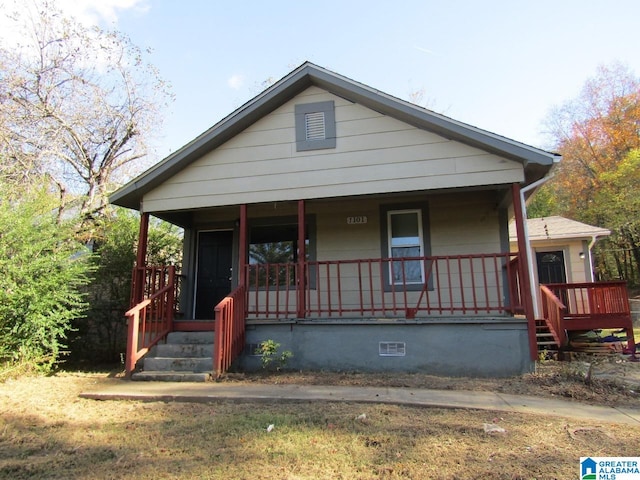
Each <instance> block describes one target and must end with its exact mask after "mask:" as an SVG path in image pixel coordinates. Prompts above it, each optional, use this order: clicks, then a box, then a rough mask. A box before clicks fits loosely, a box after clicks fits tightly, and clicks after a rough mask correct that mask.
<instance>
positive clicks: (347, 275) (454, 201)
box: [249, 191, 503, 316]
mask: <svg viewBox="0 0 640 480" xmlns="http://www.w3.org/2000/svg"><path fill="white" fill-rule="evenodd" d="M425 202H426V204H428V206H429V212H428V214H429V215H428V216H429V218H430V222H429V225H428V226H427V230H428V232H429V233H428V235H429V238H426V239H425V241H426V243H427V244H430V245H431V255H432V256H446V255H452V256H453V255H466V254H479V253H488V254H495V253H500V245H501V244H500V238H499V230H500V229H499V217H498V211H497V208H496V202H495V201H494V197H493V194H492V193H491V192H485V191H479V192H467V193H458V194H457V195H430V196H406V197H405V196H403V197H399V198H394V199H393V200H390V199H384V198H371V199H367V200H351V199H350V200H349V201H335V200H331V201H330V200H327V201H312V202H308V204H307V213H309V214H314V215H315V218H316V259H317V260H318V261H321V262H325V261H348V260H355V259H361V260H362V259H380V258H381V257H387V256H388V253H387V252H383V251H382V250H381V249H382V244H381V235H382V232H381V228H380V222H381V219H380V210H381V206H389V205H393V203H397V204H399V205H402V206H403V208H404V207H410V206H411V205H412V204H413V203H415V206H416V207H419V206H421V205H424V204H425ZM249 211H250V217H252V218H254V217H256V216H259V217H265V216H275V215H276V213H280V214H282V215H293V214H294V213H295V204H294V203H293V202H290V203H284V204H275V205H272V206H268V205H265V206H260V207H250V209H249ZM352 216H353V217H364V216H366V217H367V223H365V224H354V225H350V224H348V223H347V218H348V217H352ZM481 262H482V261H481V260H477V259H476V260H473V263H472V262H470V261H469V260H463V261H461V262H458V260H457V259H455V260H451V261H450V262H447V261H445V260H441V261H440V263H439V264H438V270H437V271H436V269H435V267H434V268H433V271H432V272H431V278H432V282H433V285H435V286H437V289H436V290H432V291H428V292H426V297H423V298H422V303H421V305H422V307H424V306H425V305H426V303H427V302H429V304H430V305H435V304H436V303H437V302H439V301H440V302H441V304H442V305H443V306H444V308H445V310H444V311H442V312H441V313H442V314H443V315H446V314H451V313H452V312H451V311H447V310H446V309H447V308H454V307H458V306H460V305H461V304H462V299H463V298H464V299H465V300H466V302H467V303H468V302H470V301H472V300H471V299H473V298H474V295H476V296H477V297H478V300H481V298H480V297H481V296H482V295H485V294H486V295H488V296H489V298H490V299H491V301H492V302H494V303H495V302H496V299H497V297H498V296H499V295H500V296H501V298H502V291H501V289H500V288H499V285H500V284H501V282H502V280H503V278H502V263H501V260H497V261H493V260H492V259H490V260H487V262H486V263H485V264H482V263H481ZM337 268H338V267H337V266H336V265H335V264H334V265H331V266H330V267H327V266H326V265H325V264H322V265H321V266H320V271H319V272H318V273H319V275H318V279H319V280H318V281H319V284H318V285H317V288H316V289H313V290H312V291H311V296H310V298H309V302H310V306H311V308H312V309H313V308H315V307H316V306H317V305H318V302H320V303H322V304H323V305H324V306H326V305H328V303H329V300H328V295H327V289H328V288H329V285H330V286H331V287H330V288H337V285H338V270H337ZM383 268H387V269H388V268H389V267H388V265H385V266H384V267H383ZM449 275H450V276H451V278H452V279H453V281H451V282H450V281H449ZM472 278H473V281H472ZM485 284H486V286H487V288H484V285H485ZM471 285H476V287H477V290H476V292H474V291H472V290H471V288H470V286H471ZM340 286H341V295H342V302H343V303H342V307H343V308H345V309H356V310H357V309H359V308H360V288H361V287H362V289H363V292H364V298H363V301H364V303H365V304H370V303H371V302H373V303H374V304H376V305H377V306H378V307H380V306H381V305H382V301H383V300H384V302H385V304H386V306H387V307H388V306H390V305H392V304H393V298H392V294H391V293H385V294H384V298H382V297H381V296H380V295H379V292H380V291H381V274H380V266H379V264H378V263H372V264H371V267H369V264H368V263H362V264H361V265H360V267H358V265H357V264H354V263H342V264H341V265H340ZM370 286H372V287H373V290H370ZM289 293H290V292H289ZM286 294H287V292H284V291H283V292H279V293H275V292H271V293H269V294H268V295H269V304H270V305H275V304H276V302H279V304H280V305H284V304H287V303H288V304H289V305H290V306H291V308H293V305H294V304H295V298H294V297H292V296H290V297H288V298H287V297H286ZM259 295H261V297H260V302H265V301H266V298H265V296H266V295H267V294H266V293H260V294H259ZM419 296H420V292H407V295H406V299H407V301H408V304H409V305H410V306H411V307H415V306H417V302H418V298H419ZM404 299H405V296H404V294H398V295H397V296H396V301H401V302H404ZM254 300H255V297H250V301H251V302H253V301H254ZM336 304H337V296H335V295H334V296H332V305H334V306H336ZM478 313H479V314H481V313H482V312H478ZM404 314H405V311H404V309H401V310H399V311H398V312H397V315H398V316H402V315H404Z"/></svg>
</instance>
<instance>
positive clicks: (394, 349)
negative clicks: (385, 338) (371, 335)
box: [378, 342, 407, 357]
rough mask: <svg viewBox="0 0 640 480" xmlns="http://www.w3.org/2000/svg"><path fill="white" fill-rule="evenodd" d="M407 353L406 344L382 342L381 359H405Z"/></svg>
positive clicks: (379, 351)
mask: <svg viewBox="0 0 640 480" xmlns="http://www.w3.org/2000/svg"><path fill="white" fill-rule="evenodd" d="M406 352H407V345H406V343H405V342H380V343H379V344H378V354H379V355H380V356H381V357H404V356H405V354H406Z"/></svg>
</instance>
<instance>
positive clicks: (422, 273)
mask: <svg viewBox="0 0 640 480" xmlns="http://www.w3.org/2000/svg"><path fill="white" fill-rule="evenodd" d="M407 213H413V214H415V216H416V218H417V220H418V243H417V244H408V245H403V247H419V249H420V252H419V255H418V256H419V257H424V256H425V254H424V237H423V230H422V209H420V208H411V209H404V210H389V211H388V212H387V245H388V248H389V251H388V258H390V259H393V248H394V247H393V231H392V230H393V222H392V221H391V218H392V215H400V214H407ZM389 283H390V284H393V285H421V284H424V283H425V271H424V262H420V280H419V281H415V280H414V281H407V282H402V281H395V278H394V275H393V262H392V261H390V262H389Z"/></svg>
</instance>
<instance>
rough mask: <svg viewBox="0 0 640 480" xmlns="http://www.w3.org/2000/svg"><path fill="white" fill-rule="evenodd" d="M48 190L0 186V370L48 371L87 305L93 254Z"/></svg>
mask: <svg viewBox="0 0 640 480" xmlns="http://www.w3.org/2000/svg"><path fill="white" fill-rule="evenodd" d="M56 208H57V199H56V198H55V197H52V196H51V195H50V194H49V193H48V192H47V191H46V190H45V189H43V188H40V189H29V190H28V191H26V192H25V191H23V190H20V191H17V190H16V188H15V187H13V186H12V187H8V186H7V185H6V184H0V271H1V272H2V276H1V277H0V278H1V280H0V281H1V282H2V285H1V286H0V368H1V371H2V372H5V373H7V372H10V371H16V369H18V370H17V371H20V369H35V368H38V369H44V370H47V369H50V368H51V367H52V366H53V365H54V363H55V362H56V361H57V360H58V359H59V357H60V354H61V353H62V351H63V349H64V348H65V343H64V342H65V338H66V336H67V333H68V332H69V330H70V328H71V322H72V320H73V319H75V318H78V317H81V316H82V315H83V313H84V312H85V310H86V307H87V304H86V301H85V297H84V294H83V288H84V287H85V286H86V284H87V282H88V275H89V273H90V269H91V266H90V253H89V252H88V250H87V249H86V248H85V247H84V245H82V244H80V243H78V242H77V241H75V240H73V238H74V237H73V234H72V232H73V230H72V225H69V224H68V223H65V222H62V223H59V222H58V219H57V211H56Z"/></svg>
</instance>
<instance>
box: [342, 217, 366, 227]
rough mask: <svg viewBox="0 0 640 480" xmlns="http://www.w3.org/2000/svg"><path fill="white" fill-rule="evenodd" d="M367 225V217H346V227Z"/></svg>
mask: <svg viewBox="0 0 640 480" xmlns="http://www.w3.org/2000/svg"><path fill="white" fill-rule="evenodd" d="M364 223H367V217H366V216H365V215H360V216H359V217H347V225H362V224H364Z"/></svg>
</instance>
